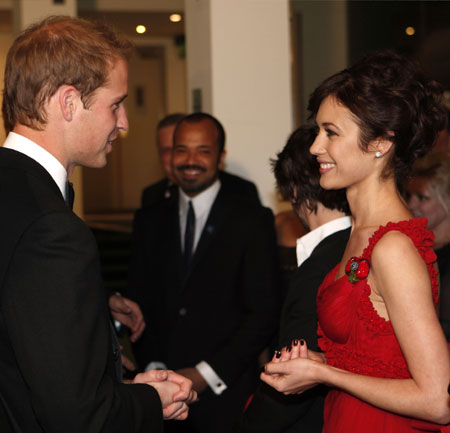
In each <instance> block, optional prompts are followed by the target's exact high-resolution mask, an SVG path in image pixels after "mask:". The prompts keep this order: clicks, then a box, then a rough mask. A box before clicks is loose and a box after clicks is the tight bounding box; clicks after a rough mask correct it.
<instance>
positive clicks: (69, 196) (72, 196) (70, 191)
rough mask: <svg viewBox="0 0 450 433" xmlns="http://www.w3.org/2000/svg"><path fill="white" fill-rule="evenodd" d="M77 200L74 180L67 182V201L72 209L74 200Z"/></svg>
mask: <svg viewBox="0 0 450 433" xmlns="http://www.w3.org/2000/svg"><path fill="white" fill-rule="evenodd" d="M74 200H75V191H74V190H73V184H72V182H69V181H67V182H66V198H65V202H66V205H67V206H68V207H70V209H73V201H74Z"/></svg>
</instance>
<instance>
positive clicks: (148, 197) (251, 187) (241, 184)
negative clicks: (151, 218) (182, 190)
mask: <svg viewBox="0 0 450 433" xmlns="http://www.w3.org/2000/svg"><path fill="white" fill-rule="evenodd" d="M219 179H220V182H221V183H222V185H223V186H224V187H225V189H227V190H228V191H229V192H231V193H234V194H236V195H242V196H244V197H246V198H247V199H249V200H252V201H254V202H255V203H260V201H259V197H258V191H257V189H256V186H255V184H254V183H252V182H249V181H248V180H245V179H242V178H241V177H239V176H235V175H234V174H230V173H227V172H226V171H220V172H219ZM176 191H177V187H176V185H174V184H173V183H171V182H170V181H169V179H167V178H166V177H165V178H164V179H161V180H159V181H158V182H156V183H153V184H152V185H150V186H148V187H146V188H145V189H144V191H143V192H142V207H143V208H145V207H149V206H153V205H154V204H156V203H159V202H160V201H163V200H165V199H167V198H170V197H171V196H173V195H174V194H176Z"/></svg>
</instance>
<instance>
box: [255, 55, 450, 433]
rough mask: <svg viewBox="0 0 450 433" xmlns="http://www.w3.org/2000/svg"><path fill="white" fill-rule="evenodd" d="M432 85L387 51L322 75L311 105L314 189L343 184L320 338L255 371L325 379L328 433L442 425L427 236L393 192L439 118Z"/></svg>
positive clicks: (449, 409) (441, 368)
mask: <svg viewBox="0 0 450 433" xmlns="http://www.w3.org/2000/svg"><path fill="white" fill-rule="evenodd" d="M440 96H441V92H440V89H439V86H438V85H437V84H436V83H435V82H433V81H432V80H430V79H428V78H427V77H426V76H425V75H424V74H423V72H422V71H421V70H420V68H419V67H418V66H417V65H416V64H415V63H414V62H412V61H410V60H408V59H406V58H403V57H401V56H399V55H397V54H394V53H392V52H379V53H375V54H372V55H369V56H367V57H366V58H364V59H362V60H361V61H360V62H358V63H357V64H355V65H354V66H353V67H351V68H349V69H346V70H343V71H341V72H339V73H337V74H335V75H333V76H332V77H330V78H328V79H327V80H325V81H324V82H323V83H322V84H321V85H320V86H319V87H318V88H317V89H316V90H315V91H314V93H313V94H312V96H311V99H310V104H309V108H310V110H311V112H312V114H313V115H314V116H315V120H316V123H317V126H318V136H317V138H316V140H315V142H314V143H313V145H312V147H311V152H312V153H313V154H314V155H316V156H317V160H318V162H319V163H320V173H321V180H320V183H321V185H322V187H324V188H326V189H340V188H346V191H347V199H348V202H349V204H350V209H351V212H352V223H353V225H352V233H351V237H350V240H349V242H348V245H347V248H346V250H345V253H344V256H343V258H342V261H341V263H340V264H338V265H337V266H336V267H335V268H334V269H333V270H332V271H331V272H330V274H328V276H327V277H326V279H325V280H324V282H323V283H322V285H321V287H320V288H319V292H318V297H317V309H318V317H319V327H318V333H319V337H320V339H319V345H320V347H321V349H322V350H323V353H320V354H319V353H314V352H312V351H309V350H308V349H307V347H306V344H305V343H304V341H303V340H296V341H294V342H293V344H292V346H290V347H287V348H284V349H283V350H282V351H281V352H278V353H276V355H275V356H274V358H273V360H272V362H270V363H269V364H267V365H266V367H265V372H264V373H262V374H261V379H262V380H263V381H265V382H267V383H268V384H269V385H271V386H273V387H274V388H276V389H277V390H278V391H281V392H284V393H285V394H292V393H301V392H303V391H305V390H307V389H309V388H311V387H313V386H315V385H317V384H319V383H320V384H326V385H328V386H330V388H331V391H330V392H329V394H328V396H327V400H326V403H325V412H324V430H323V431H324V432H326V433H332V432H333V433H351V432H364V433H370V432H373V433H375V432H376V433H380V432H392V433H394V432H395V433H398V432H413V431H428V432H431V431H446V428H447V427H444V426H443V425H445V424H448V423H450V397H449V394H448V392H447V388H448V385H449V382H450V355H449V350H448V347H447V343H446V340H445V337H444V334H443V332H442V329H441V327H440V325H439V321H438V318H437V314H436V305H437V302H438V296H439V293H438V292H439V276H438V272H437V268H436V264H435V262H436V256H435V254H434V252H433V250H432V246H433V234H432V233H431V232H430V231H429V230H427V228H426V220H425V218H421V219H417V218H413V217H412V215H411V213H410V212H409V210H408V208H407V207H406V205H405V203H404V201H403V200H402V198H401V195H400V194H399V188H401V185H402V183H403V181H404V180H406V177H407V174H408V170H409V168H410V166H411V164H412V163H413V162H414V160H415V159H416V158H418V157H420V156H422V155H423V154H424V153H426V152H427V151H428V150H429V149H430V148H431V146H432V144H433V142H434V141H435V139H436V137H437V133H438V131H439V130H441V129H443V126H444V125H445V111H444V110H443V109H442V107H441V105H440Z"/></svg>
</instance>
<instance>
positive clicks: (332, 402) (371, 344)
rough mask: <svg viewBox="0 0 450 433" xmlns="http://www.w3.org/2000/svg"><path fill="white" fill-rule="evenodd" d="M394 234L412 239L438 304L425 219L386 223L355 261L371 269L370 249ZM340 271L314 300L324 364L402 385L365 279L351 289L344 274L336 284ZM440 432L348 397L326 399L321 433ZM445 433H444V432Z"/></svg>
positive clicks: (403, 369)
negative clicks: (389, 233)
mask: <svg viewBox="0 0 450 433" xmlns="http://www.w3.org/2000/svg"><path fill="white" fill-rule="evenodd" d="M391 230H398V231H400V232H402V233H404V234H406V235H407V236H409V237H410V238H411V240H412V241H413V243H414V245H415V246H416V248H417V250H418V251H419V253H420V255H421V256H422V258H423V259H424V261H425V263H426V264H427V268H428V273H429V275H430V279H431V285H432V291H433V299H434V302H435V303H437V300H438V287H439V284H438V281H437V272H436V270H435V269H434V267H433V263H434V262H435V261H436V255H435V254H434V252H433V250H432V249H431V247H432V246H433V244H434V242H433V239H434V235H433V233H432V232H430V231H429V230H427V228H426V219H425V218H420V219H411V220H409V221H402V222H399V223H388V224H387V225H386V226H382V227H380V228H379V229H378V230H377V231H376V232H375V233H374V234H373V236H372V237H371V238H370V239H369V245H368V246H367V248H366V249H365V250H364V252H363V254H362V256H361V257H360V258H358V260H359V259H366V260H367V261H368V262H369V263H370V257H371V253H372V249H373V247H374V245H375V244H376V243H377V241H378V240H379V239H380V238H381V237H382V236H383V235H384V234H385V233H387V232H389V231H391ZM338 269H339V265H337V266H336V267H335V268H334V269H333V270H331V271H330V273H329V274H328V275H327V276H326V278H325V280H324V281H323V283H322V284H321V286H320V288H319V291H318V295H317V310H318V318H319V329H318V334H319V346H320V348H321V349H322V350H323V351H324V352H325V355H326V359H327V363H328V364H329V365H332V366H334V367H337V368H340V369H343V370H347V371H351V372H354V373H358V374H363V375H366V376H375V377H384V378H396V379H406V378H409V377H411V376H410V374H409V371H408V366H407V364H406V361H405V358H404V357H403V354H402V351H401V349H400V346H399V343H398V341H397V338H396V337H395V334H394V330H393V328H392V326H391V323H390V321H388V320H385V319H384V318H382V317H380V316H379V315H378V313H377V312H376V310H375V309H374V307H373V305H372V302H371V300H370V298H369V295H370V287H369V284H368V283H367V279H362V280H359V281H357V282H356V283H351V282H350V281H349V280H348V276H347V275H345V274H344V276H342V277H341V278H338V279H337V280H335V278H336V274H337V272H338ZM417 431H425V432H436V431H437V432H439V431H444V430H443V429H441V426H438V425H434V424H431V423H426V422H422V421H418V420H415V419H411V418H407V417H403V416H399V415H396V414H393V413H391V412H387V411H385V410H381V409H378V408H376V407H374V406H372V405H370V404H367V403H365V402H363V401H362V400H359V399H357V398H355V397H353V396H351V395H349V394H347V393H346V392H343V391H340V390H332V391H330V392H329V393H328V396H327V398H326V401H325V409H324V429H323V432H324V433H352V432H358V433H381V432H383V433H387V432H389V433H399V432H400V433H402V432H417ZM446 431H447V430H446Z"/></svg>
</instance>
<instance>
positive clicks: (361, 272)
mask: <svg viewBox="0 0 450 433" xmlns="http://www.w3.org/2000/svg"><path fill="white" fill-rule="evenodd" d="M369 270H370V264H369V261H368V260H366V259H359V258H358V257H350V260H349V261H348V262H347V265H346V266H345V273H346V274H347V275H348V277H347V278H348V281H350V282H351V283H357V282H358V281H360V280H364V278H367V275H369Z"/></svg>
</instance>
